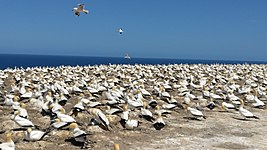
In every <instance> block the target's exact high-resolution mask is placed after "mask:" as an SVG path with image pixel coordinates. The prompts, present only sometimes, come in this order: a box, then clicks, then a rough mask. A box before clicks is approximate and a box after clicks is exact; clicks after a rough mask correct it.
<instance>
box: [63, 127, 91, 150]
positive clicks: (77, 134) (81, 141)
mask: <svg viewBox="0 0 267 150" xmlns="http://www.w3.org/2000/svg"><path fill="white" fill-rule="evenodd" d="M69 129H70V130H71V133H72V137H71V138H70V139H68V140H67V141H70V142H71V143H72V144H73V145H77V146H81V149H83V148H86V145H85V144H86V136H87V135H89V134H87V133H86V132H85V131H83V130H81V129H80V128H79V127H78V125H77V123H71V124H70V125H69Z"/></svg>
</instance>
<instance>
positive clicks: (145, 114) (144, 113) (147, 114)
mask: <svg viewBox="0 0 267 150" xmlns="http://www.w3.org/2000/svg"><path fill="white" fill-rule="evenodd" d="M141 116H142V117H143V118H144V119H146V120H148V121H154V120H155V119H154V118H153V115H152V113H151V112H150V111H149V110H148V109H147V103H146V102H144V108H141Z"/></svg>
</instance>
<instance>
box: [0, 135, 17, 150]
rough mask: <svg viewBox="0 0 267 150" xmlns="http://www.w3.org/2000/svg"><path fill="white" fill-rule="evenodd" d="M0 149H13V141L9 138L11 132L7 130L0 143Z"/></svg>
mask: <svg viewBox="0 0 267 150" xmlns="http://www.w3.org/2000/svg"><path fill="white" fill-rule="evenodd" d="M0 149H1V150H15V143H14V142H13V141H12V139H11V133H10V132H7V133H6V135H5V142H4V143H1V144H0Z"/></svg>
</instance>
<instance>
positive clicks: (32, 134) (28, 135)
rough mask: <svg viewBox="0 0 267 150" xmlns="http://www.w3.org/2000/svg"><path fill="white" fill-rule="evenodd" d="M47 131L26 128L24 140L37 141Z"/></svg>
mask: <svg viewBox="0 0 267 150" xmlns="http://www.w3.org/2000/svg"><path fill="white" fill-rule="evenodd" d="M48 133H49V132H44V131H40V130H32V128H28V129H27V131H25V140H27V141H39V140H42V139H43V138H44V137H45V136H46V135H47V134H48Z"/></svg>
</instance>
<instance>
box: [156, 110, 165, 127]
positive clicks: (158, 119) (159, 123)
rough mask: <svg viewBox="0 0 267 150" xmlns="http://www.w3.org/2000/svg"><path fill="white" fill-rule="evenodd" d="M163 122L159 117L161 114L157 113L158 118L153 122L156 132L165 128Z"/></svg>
mask: <svg viewBox="0 0 267 150" xmlns="http://www.w3.org/2000/svg"><path fill="white" fill-rule="evenodd" d="M165 125H166V124H165V122H164V121H163V118H162V117H161V113H158V118H157V119H156V120H155V121H154V123H153V126H154V128H155V129H156V130H161V129H162V128H163V127H164V126H165Z"/></svg>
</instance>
